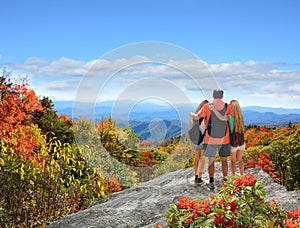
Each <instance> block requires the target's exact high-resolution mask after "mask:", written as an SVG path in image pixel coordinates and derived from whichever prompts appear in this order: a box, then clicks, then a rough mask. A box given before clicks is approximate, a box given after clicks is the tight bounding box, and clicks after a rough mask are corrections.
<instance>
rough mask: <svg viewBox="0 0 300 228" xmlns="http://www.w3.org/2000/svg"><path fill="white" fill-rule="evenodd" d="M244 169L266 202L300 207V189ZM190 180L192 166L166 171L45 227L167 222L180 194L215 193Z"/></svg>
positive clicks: (202, 195) (218, 174) (116, 226)
mask: <svg viewBox="0 0 300 228" xmlns="http://www.w3.org/2000/svg"><path fill="white" fill-rule="evenodd" d="M247 172H249V173H252V174H253V175H254V176H255V177H256V179H257V180H262V183H263V186H264V187H265V189H266V193H267V198H266V203H269V202H271V200H272V199H274V200H275V201H276V202H277V203H278V205H279V206H280V207H282V208H283V209H285V210H288V211H290V210H294V209H296V208H297V207H300V191H287V190H286V188H285V187H283V186H281V185H278V184H276V183H275V182H274V181H273V179H272V178H271V177H270V176H269V175H268V174H267V173H265V172H263V171H262V170H261V169H248V170H247ZM193 179H194V172H193V169H192V168H188V169H185V170H178V171H174V172H171V173H167V174H164V175H162V176H159V177H157V178H155V179H153V180H150V181H147V182H144V183H140V184H138V185H137V186H135V187H132V188H130V189H126V190H124V191H122V192H118V193H115V194H112V195H110V196H108V197H107V198H106V199H104V200H102V201H101V202H98V203H97V204H95V205H93V206H91V207H90V208H88V209H86V210H84V211H80V212H78V213H75V214H72V215H69V216H66V217H64V218H62V219H60V220H58V221H56V222H55V223H53V224H51V225H49V226H47V227H48V228H66V227H76V228H79V227H80V228H83V227H89V228H92V227H105V228H108V227H112V228H119V227H145V228H150V227H155V224H156V223H157V222H161V224H162V225H166V220H165V218H164V216H165V214H166V211H167V210H168V209H169V205H170V204H171V203H177V201H178V198H179V197H180V196H182V195H185V196H187V197H189V198H202V199H208V197H209V196H210V194H211V193H217V192H216V190H214V191H213V192H212V191H211V190H209V189H208V188H207V187H206V186H197V185H195V184H194V182H193ZM204 179H205V180H207V179H208V175H207V173H205V174H204ZM215 179H216V185H217V186H220V185H221V170H220V164H216V175H215Z"/></svg>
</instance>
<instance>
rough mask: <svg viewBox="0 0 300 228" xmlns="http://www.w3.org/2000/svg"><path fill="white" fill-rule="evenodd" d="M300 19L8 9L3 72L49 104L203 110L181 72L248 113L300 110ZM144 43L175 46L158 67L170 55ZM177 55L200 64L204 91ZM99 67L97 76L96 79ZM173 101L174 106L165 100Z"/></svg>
mask: <svg viewBox="0 0 300 228" xmlns="http://www.w3.org/2000/svg"><path fill="white" fill-rule="evenodd" d="M299 10H300V2H299V1H297V0H272V1H271V0H264V1H258V0H251V1H240V0H236V1H234V0H231V1H229V0H218V1H216V0H210V1H203V0H187V1H177V0H173V1H169V0H164V1H158V0H151V1H148V0H143V1H141V0H139V1H121V0H119V1H115V0H112V1H96V0H86V1H83V0H72V1H71V0H60V1H58V0H51V1H46V0H35V1H33V0H27V1H21V0H11V1H5V2H2V3H1V14H0V21H1V25H2V26H1V28H2V32H1V33H2V35H1V36H0V67H3V66H7V68H8V69H9V70H10V71H11V72H12V74H13V75H15V76H18V75H28V76H29V79H30V83H31V87H32V88H33V89H34V90H35V91H36V93H37V94H38V95H39V96H49V97H50V98H51V99H52V100H74V99H78V94H79V95H80V94H81V92H78V91H80V89H82V88H83V89H85V90H86V91H89V94H88V95H87V96H97V99H98V100H100V101H101V100H107V99H121V98H122V99H123V98H124V97H125V98H132V97H133V99H136V101H139V100H141V99H144V100H145V99H150V98H151V99H154V100H155V99H156V100H161V101H164V102H167V103H168V102H169V103H170V102H176V101H178V102H185V101H187V100H188V101H192V102H198V101H200V100H201V99H203V96H202V95H203V93H201V91H199V88H198V87H199V86H195V85H194V84H193V83H192V82H191V77H184V74H183V73H182V72H181V70H188V71H190V73H191V74H193V76H192V78H196V80H198V82H200V83H201V88H202V89H203V87H206V86H207V85H208V84H209V86H208V87H209V88H213V87H214V86H216V85H218V86H219V87H221V88H223V89H224V90H225V99H226V100H228V101H229V100H231V99H238V100H239V101H240V103H241V105H242V106H250V105H260V106H266V107H288V108H299V107H300V44H299V40H300V29H299V28H300V14H299ZM144 41H154V42H157V43H163V44H166V46H167V47H169V49H168V51H167V55H168V57H170V58H169V59H166V60H165V62H163V63H166V65H164V64H156V63H152V64H151V61H154V60H153V56H150V55H151V54H156V55H165V54H166V53H159V48H158V49H155V48H153V50H155V51H156V53H151V48H149V49H147V50H146V49H145V50H144V49H137V47H139V48H140V47H143V46H140V45H139V44H140V43H142V42H144ZM135 43H138V44H137V45H136V46H135V45H134V44H135ZM128 45H129V46H130V47H132V48H131V49H129V52H130V53H127V52H126V50H127V49H126V48H125V49H124V47H126V46H128ZM135 47H136V48H135ZM172 47H174V49H172ZM176 48H179V49H180V50H182V53H181V54H183V55H184V53H191V54H193V55H194V56H197V58H198V59H199V60H201V61H202V63H203V64H204V65H205V67H206V72H209V73H210V76H209V80H208V81H207V82H206V81H205V79H204V78H203V77H200V76H199V78H198V76H197V75H199V74H198V73H197V69H196V68H197V67H195V66H197V63H195V59H183V58H180V57H182V56H176V55H177V54H178V52H176V50H177V49H176ZM174 50H175V51H174ZM181 54H180V55H181ZM172 55H175V57H174V56H172ZM187 56H189V55H188V54H187ZM178 57H179V58H178ZM189 57H190V56H189ZM99 59H100V60H101V59H102V60H103V61H102V62H101V63H99V62H97V60H99ZM172 61H173V62H172ZM171 62H172V63H173V64H169V63H171ZM95 63H98V64H100V65H101V66H99V69H100V68H101V72H100V71H99V72H97V74H95V75H96V76H95V75H90V74H89V73H91V72H90V69H91V67H92V66H95ZM136 63H138V64H136ZM132 64H135V65H132ZM120 67H121V68H120ZM122 67H123V68H122ZM174 67H175V68H174ZM176 67H177V68H176ZM99 69H98V70H99ZM103 69H105V72H104V70H103ZM116 70H117V72H116ZM198 70H199V69H198ZM108 76H110V77H108ZM202 76H203V75H202ZM84 78H85V79H87V78H88V79H91V78H93V79H91V80H88V81H84ZM95 78H97V79H95ZM206 79H207V78H206ZM151 80H152V81H151ZM155 83H157V85H158V86H157V88H156V86H153V85H154V84H155ZM95 84H100V86H99V85H98V87H97V88H96V87H95ZM137 85H140V87H137ZM168 85H170V86H168ZM137 88H141V90H139V89H137ZM162 88H164V89H162ZM132 89H134V90H132ZM145 91H148V92H147V93H146V92H145ZM177 91H178V93H177ZM170 93H174V94H176V95H177V97H176V96H175V95H174V97H175V99H171V100H170V101H168V99H169V95H167V94H170ZM92 94H93V95H92ZM95 94H96V95H95ZM137 94H139V95H137ZM151 94H152V95H151ZM143 96H144V97H143ZM208 98H210V97H208Z"/></svg>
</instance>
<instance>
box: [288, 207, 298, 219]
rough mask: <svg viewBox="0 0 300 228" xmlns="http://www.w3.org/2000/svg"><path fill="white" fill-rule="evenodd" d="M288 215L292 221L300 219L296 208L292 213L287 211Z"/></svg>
mask: <svg viewBox="0 0 300 228" xmlns="http://www.w3.org/2000/svg"><path fill="white" fill-rule="evenodd" d="M287 213H288V215H289V216H290V217H291V218H294V219H300V207H298V208H296V209H295V210H294V211H288V212H287Z"/></svg>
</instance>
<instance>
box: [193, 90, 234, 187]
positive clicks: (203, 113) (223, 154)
mask: <svg viewBox="0 0 300 228" xmlns="http://www.w3.org/2000/svg"><path fill="white" fill-rule="evenodd" d="M213 99H214V100H213V102H212V103H211V104H206V105H205V106H204V107H203V108H202V109H201V110H200V112H198V113H191V114H190V115H191V117H192V118H193V119H199V118H201V117H203V118H205V120H206V126H207V131H206V134H205V136H204V145H203V148H204V156H205V157H208V158H209V163H208V174H209V183H208V184H207V186H208V187H209V188H210V189H214V188H215V185H214V174H215V158H216V153H217V152H218V153H219V156H220V158H221V162H222V174H223V180H225V179H226V176H227V174H228V163H227V157H228V156H230V134H229V133H230V132H229V127H228V124H227V122H226V121H222V120H220V119H218V118H217V116H216V115H215V114H214V113H213V112H211V111H210V105H213V106H214V108H215V109H216V110H217V111H219V112H220V114H221V115H225V114H226V115H227V114H231V115H233V111H232V109H231V107H230V105H227V104H225V103H224V101H223V90H221V89H215V90H214V91H213Z"/></svg>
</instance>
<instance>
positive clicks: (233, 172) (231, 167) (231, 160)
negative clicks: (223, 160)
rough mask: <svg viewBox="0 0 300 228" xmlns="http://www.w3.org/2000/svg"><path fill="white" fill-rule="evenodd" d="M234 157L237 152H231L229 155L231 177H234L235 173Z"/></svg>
mask: <svg viewBox="0 0 300 228" xmlns="http://www.w3.org/2000/svg"><path fill="white" fill-rule="evenodd" d="M236 155H237V152H236V151H235V152H233V151H231V155H230V170H231V175H232V176H233V175H235V171H236V164H235V163H236Z"/></svg>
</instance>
